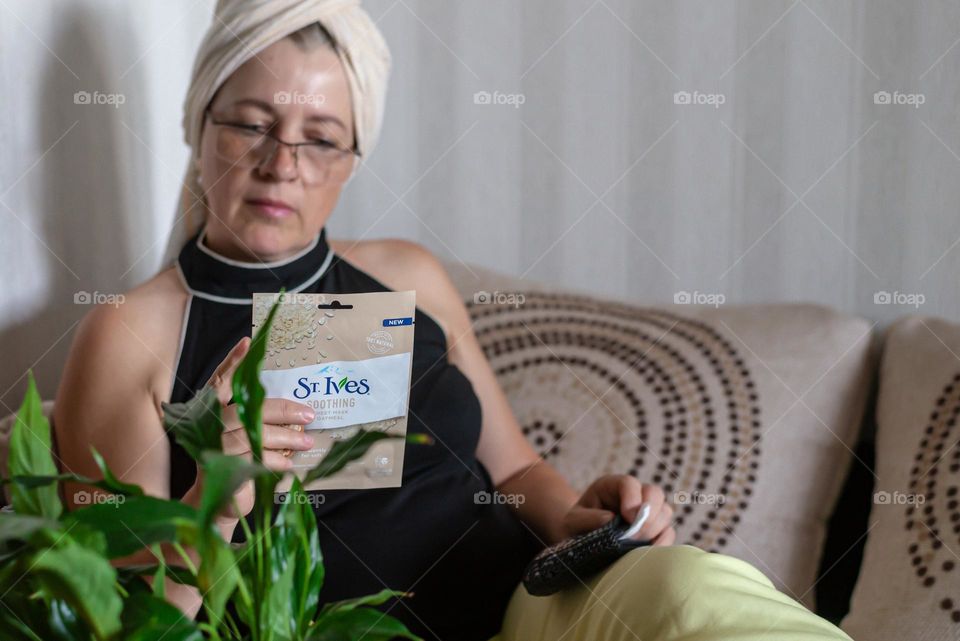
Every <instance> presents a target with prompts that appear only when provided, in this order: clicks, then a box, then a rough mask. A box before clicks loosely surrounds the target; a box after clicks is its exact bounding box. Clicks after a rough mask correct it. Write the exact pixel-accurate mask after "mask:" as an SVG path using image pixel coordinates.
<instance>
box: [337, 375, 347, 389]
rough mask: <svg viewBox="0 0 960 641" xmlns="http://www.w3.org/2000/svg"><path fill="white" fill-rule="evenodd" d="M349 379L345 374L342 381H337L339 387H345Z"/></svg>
mask: <svg viewBox="0 0 960 641" xmlns="http://www.w3.org/2000/svg"><path fill="white" fill-rule="evenodd" d="M347 380H348V379H347V377H346V376H344V377H343V378H341V379H340V382H339V383H337V388H339V389H343V386H344V385H346V384H347Z"/></svg>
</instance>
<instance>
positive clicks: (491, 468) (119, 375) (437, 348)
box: [54, 0, 847, 641]
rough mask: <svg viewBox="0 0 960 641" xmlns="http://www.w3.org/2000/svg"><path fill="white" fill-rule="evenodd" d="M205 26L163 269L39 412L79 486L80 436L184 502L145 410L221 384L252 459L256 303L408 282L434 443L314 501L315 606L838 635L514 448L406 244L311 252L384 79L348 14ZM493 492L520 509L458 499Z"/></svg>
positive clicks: (604, 487)
mask: <svg viewBox="0 0 960 641" xmlns="http://www.w3.org/2000/svg"><path fill="white" fill-rule="evenodd" d="M216 13H217V19H216V20H214V22H213V24H212V26H211V28H210V31H209V32H208V34H207V37H206V38H205V40H204V42H203V44H202V46H201V49H200V52H199V54H198V57H197V62H196V65H195V67H194V72H193V81H192V84H191V88H190V91H189V94H188V97H187V102H186V108H185V114H184V127H185V132H186V140H187V142H188V144H189V145H190V146H191V149H192V151H193V154H192V163H191V166H190V170H189V172H188V175H187V179H186V180H185V183H184V185H185V191H184V194H185V197H184V199H183V202H182V204H181V212H180V216H178V223H179V225H178V228H177V230H176V231H175V233H174V234H173V236H172V240H171V247H170V249H171V258H173V261H172V262H173V264H172V266H170V267H168V268H166V269H164V270H163V271H161V272H160V273H159V274H157V275H156V276H155V277H154V278H152V279H151V280H149V281H148V282H146V283H144V284H143V285H141V286H139V287H137V288H136V289H134V290H132V291H131V292H129V293H128V294H127V295H126V300H125V303H124V304H123V305H120V306H116V307H111V306H102V307H98V308H96V309H95V310H93V311H92V312H91V313H90V314H89V315H88V316H87V317H86V318H85V319H84V321H83V324H82V326H81V328H80V330H79V331H78V333H77V336H76V338H75V340H74V344H73V347H72V349H71V353H70V357H69V360H68V363H67V366H66V369H65V372H64V376H63V380H62V383H61V387H60V390H59V392H58V397H57V402H56V410H55V412H56V413H55V420H54V424H55V426H56V430H57V439H58V443H59V447H60V450H61V452H60V453H61V456H62V459H63V461H64V463H65V465H66V467H69V468H70V469H72V470H73V471H75V472H79V473H84V474H90V475H93V474H96V473H97V469H96V467H95V465H94V463H93V461H92V459H91V457H90V455H89V448H90V446H91V445H93V446H95V447H96V448H97V449H98V450H99V451H100V452H101V453H102V454H103V455H104V457H105V458H106V460H107V462H108V463H109V464H110V466H111V467H112V468H113V470H115V471H116V472H117V473H118V474H119V476H121V478H123V479H124V480H126V481H129V482H134V483H138V484H140V485H141V486H143V487H144V489H145V490H146V491H147V493H149V494H153V495H157V496H164V497H176V498H180V499H181V500H183V501H184V502H186V503H188V504H191V505H196V504H197V501H198V496H199V490H200V488H201V487H202V482H203V479H202V478H201V477H198V475H197V470H196V466H195V464H194V463H193V461H192V460H190V458H189V457H188V456H187V455H186V454H185V452H184V451H183V450H182V448H180V447H179V446H178V445H177V444H176V443H175V442H174V441H173V440H172V438H171V437H170V436H169V435H167V434H166V433H165V432H164V429H163V427H162V423H161V413H160V403H161V402H163V401H173V402H177V401H185V400H188V399H189V398H191V397H192V396H193V395H194V394H195V393H196V392H197V391H198V390H199V389H200V388H201V387H202V386H203V385H205V384H207V383H210V384H212V385H214V386H216V388H217V389H218V391H219V393H220V399H221V402H223V403H224V405H225V407H224V417H225V419H224V421H225V434H224V449H225V451H227V452H228V453H231V454H237V455H244V456H247V457H249V456H250V452H249V444H248V443H247V442H246V439H245V437H244V435H243V430H242V428H241V426H240V422H239V420H238V418H237V415H236V411H235V409H234V408H233V406H232V405H229V404H228V402H229V400H230V390H229V381H230V376H231V374H232V372H233V370H234V369H235V367H236V365H237V364H238V362H239V361H240V359H241V358H242V357H243V355H244V354H245V352H246V350H247V348H248V345H249V338H247V337H248V336H249V334H250V329H249V326H250V320H251V309H250V297H251V295H252V293H253V292H266V291H270V292H275V291H278V290H279V289H280V288H281V287H285V288H286V289H287V290H288V291H305V292H362V291H385V290H389V289H392V290H401V289H403V290H406V289H414V290H416V291H417V305H418V309H417V312H416V319H415V327H416V332H415V346H414V353H413V358H414V364H413V381H414V382H413V385H412V388H411V393H410V420H409V425H408V429H409V430H410V431H411V432H426V433H428V434H431V435H433V436H434V437H435V439H436V445H434V446H433V447H408V448H407V454H406V457H405V461H404V470H403V485H402V487H399V488H386V489H376V490H356V491H353V490H335V491H325V492H324V493H323V498H324V500H323V501H322V502H321V501H317V503H318V504H317V505H315V506H314V510H315V512H316V515H317V518H318V522H319V523H320V524H321V527H320V528H319V531H320V537H321V547H322V549H323V552H324V559H325V563H326V565H327V572H326V577H327V578H326V580H325V585H324V588H323V593H322V594H321V598H322V599H323V600H325V601H326V600H334V599H341V598H347V597H350V596H358V595H362V594H369V593H372V592H375V591H378V590H380V589H382V588H384V587H390V588H394V589H401V590H407V591H412V592H414V596H413V597H411V598H409V599H401V600H399V601H396V602H392V603H390V604H389V605H388V606H387V607H386V608H385V609H387V610H388V611H389V612H390V613H391V614H392V615H394V616H396V617H398V618H400V619H401V620H403V621H404V622H405V623H406V624H407V625H408V627H410V628H411V629H412V630H413V631H415V632H416V633H418V634H420V635H422V636H424V637H425V638H438V639H489V638H490V637H491V636H492V635H495V634H497V633H499V638H500V639H502V640H503V641H506V640H508V639H526V640H533V639H548V638H558V637H560V636H564V635H566V636H570V637H572V638H592V639H620V638H643V639H651V638H664V639H667V638H674V637H676V638H685V639H686V638H718V639H719V638H724V639H727V638H737V636H739V635H746V634H748V633H758V634H759V635H760V637H763V638H780V637H781V636H783V638H786V636H785V635H787V634H789V638H790V639H804V638H836V639H840V638H847V637H845V635H843V634H842V633H841V632H840V631H839V630H837V629H836V628H834V627H833V626H831V625H830V624H828V623H826V622H825V621H823V620H821V619H819V618H817V617H815V616H813V615H812V614H810V613H809V612H808V611H806V610H805V609H804V608H803V607H801V606H800V605H798V604H797V603H795V602H794V601H792V600H791V599H789V598H787V597H786V596H784V595H782V594H780V593H779V592H777V591H776V590H775V589H774V588H773V586H772V585H771V584H770V582H769V580H767V579H766V578H765V577H764V576H763V575H762V574H761V573H760V572H759V571H757V570H756V569H754V568H752V567H751V566H749V565H748V564H746V563H744V562H742V561H738V560H736V559H733V558H731V557H725V556H722V555H718V554H709V553H706V552H702V551H700V550H697V549H695V548H692V547H690V546H673V545H672V544H673V543H674V539H675V536H676V534H675V532H674V530H673V528H672V526H671V521H672V509H671V507H670V506H669V505H668V504H667V503H666V502H665V500H664V494H663V492H662V491H661V490H660V488H658V487H656V486H653V485H648V484H642V483H640V482H639V481H638V480H636V479H634V478H632V477H630V476H626V475H613V476H606V477H603V478H600V479H598V480H597V481H596V482H594V483H593V484H592V485H591V486H590V487H589V488H588V489H587V490H586V491H585V492H584V493H583V494H582V495H579V496H578V495H577V494H576V493H575V492H574V490H573V489H572V488H571V487H570V486H569V484H568V483H567V482H566V481H564V480H563V478H562V477H561V476H560V475H559V474H558V473H557V472H556V471H555V470H554V469H553V468H552V467H551V466H550V465H549V464H547V463H545V462H544V461H543V460H541V459H540V458H539V456H538V455H537V454H536V453H535V451H534V450H533V449H532V448H531V447H530V445H529V444H528V443H527V442H526V440H525V439H524V437H523V436H522V434H521V431H520V429H519V426H518V425H517V422H516V419H515V418H514V417H513V415H512V414H511V411H510V407H509V405H508V403H507V400H506V398H505V396H504V394H503V392H502V391H501V390H500V388H499V387H498V385H497V382H496V379H495V377H494V374H493V372H492V370H491V368H490V366H489V364H488V363H487V362H486V360H485V358H484V355H483V353H482V350H481V349H480V347H479V345H478V343H477V340H476V338H475V336H474V335H473V333H472V331H471V326H470V320H469V317H468V314H467V312H466V309H465V307H464V305H463V303H462V301H461V299H460V297H459V295H458V293H457V291H456V290H455V288H454V287H453V285H452V284H451V282H450V280H449V278H448V277H447V275H446V274H445V273H444V270H443V268H442V267H441V266H440V264H439V263H438V261H437V260H436V259H435V258H434V257H433V256H432V255H431V254H430V253H429V252H428V251H427V250H425V249H423V248H422V247H420V246H418V245H415V244H413V243H409V242H405V241H399V240H375V241H374V240H364V241H358V242H346V241H334V240H331V239H328V238H327V236H326V231H325V225H326V222H327V220H328V219H329V217H330V215H331V214H332V212H333V210H334V208H335V206H336V203H337V201H338V199H339V196H340V193H341V191H342V189H343V187H344V185H345V184H346V183H347V182H348V181H349V180H350V178H351V177H352V176H353V175H354V173H355V172H356V170H357V167H358V166H359V163H360V159H361V158H365V157H367V156H368V155H369V154H370V152H371V150H372V148H373V146H374V144H375V140H376V137H377V134H378V131H379V127H380V122H381V120H382V112H383V97H384V93H385V89H386V80H387V75H388V71H389V65H390V57H389V53H388V51H387V49H386V45H385V43H384V42H383V39H382V37H381V35H380V34H379V32H378V31H377V29H376V27H375V26H374V24H373V23H372V22H371V21H370V19H369V17H368V16H367V14H366V13H365V12H364V11H363V10H362V9H360V8H359V6H357V3H355V2H348V1H336V0H326V1H321V0H314V1H308V2H302V1H299V2H298V1H295V0H272V1H267V2H263V1H262V0H260V1H259V2H253V1H252V0H234V1H227V0H221V1H220V2H219V3H218V7H217V10H216ZM191 223H192V224H191ZM311 419H312V416H311V415H310V409H309V408H308V407H307V406H305V405H300V404H298V403H295V402H292V401H287V400H282V399H267V401H266V403H265V405H264V423H265V425H264V447H265V448H266V453H265V463H266V464H267V465H268V466H269V467H271V468H273V469H277V470H289V469H290V467H291V463H290V460H289V458H288V456H289V454H290V453H291V452H292V451H293V450H301V449H308V448H309V447H310V438H309V437H307V436H305V435H304V434H303V433H302V425H304V424H305V423H308V422H309V421H310V420H311ZM251 489H252V488H251V487H250V486H249V485H247V486H245V487H243V488H241V490H239V491H238V493H237V496H236V498H237V505H238V508H239V513H238V512H235V511H233V510H232V509H231V510H228V511H226V512H224V513H223V514H221V515H220V518H219V520H218V524H219V526H220V527H221V530H222V532H223V535H224V537H226V538H231V537H236V540H241V539H240V538H239V537H240V536H241V535H242V530H241V529H239V528H237V527H236V526H237V524H238V519H239V518H242V517H243V516H244V515H246V514H247V513H248V512H249V511H250V510H251V509H252V506H253V495H252V491H251ZM494 491H497V492H500V493H502V494H505V495H508V496H511V495H512V496H516V497H523V500H512V501H506V502H500V501H490V502H484V501H478V500H477V499H476V498H475V497H476V496H477V493H478V492H494ZM643 504H647V505H649V506H650V508H651V509H650V516H649V519H648V520H647V522H646V523H645V525H644V526H643V527H642V528H641V529H640V531H639V532H637V533H636V534H635V536H636V537H637V538H639V539H642V540H649V541H651V542H652V546H651V547H645V548H639V549H637V550H635V551H633V552H631V553H629V554H627V555H626V556H624V557H623V558H622V559H621V560H620V561H618V562H617V563H615V564H614V565H613V566H612V567H611V568H610V569H608V570H607V571H606V572H604V573H602V574H601V575H599V576H597V577H594V578H593V579H592V580H591V581H589V582H588V583H587V584H584V585H583V586H580V587H578V588H575V589H570V590H565V591H563V592H561V593H559V594H557V595H555V596H553V597H549V598H534V597H531V596H530V595H528V594H527V593H526V591H525V590H524V589H523V588H522V587H519V586H518V582H519V579H520V575H521V572H522V570H523V567H524V566H525V564H526V563H527V562H528V561H529V559H530V558H531V557H532V556H533V554H535V552H536V551H537V550H538V549H540V548H542V547H543V546H544V545H546V544H550V543H554V542H556V541H560V540H562V539H564V538H566V537H569V536H571V535H573V534H576V533H580V532H584V531H588V530H591V529H594V528H596V527H599V526H601V525H603V524H604V523H606V522H607V521H609V520H610V519H611V518H613V517H614V515H615V513H618V512H619V513H620V514H622V515H623V517H624V518H625V519H627V520H632V519H633V518H634V517H635V516H636V514H637V513H638V511H639V510H640V508H641V506H642V505H643ZM137 558H143V557H142V555H140V556H138V557H137ZM136 560H137V559H136V558H134V557H131V558H130V559H128V560H127V561H129V562H135V561H136ZM167 595H168V598H169V599H170V600H171V601H172V602H173V603H175V604H177V605H178V606H179V607H180V608H181V609H182V610H183V611H184V612H185V613H186V614H187V615H189V616H195V615H196V613H197V611H198V609H199V596H198V594H197V593H196V591H195V590H194V589H193V588H190V587H188V586H181V585H177V584H174V583H169V585H168V587H167ZM732 595H735V598H734V596H732ZM508 604H509V609H508ZM747 612H749V613H750V616H749V617H747V616H745V615H746V613H747ZM760 637H758V638H760Z"/></svg>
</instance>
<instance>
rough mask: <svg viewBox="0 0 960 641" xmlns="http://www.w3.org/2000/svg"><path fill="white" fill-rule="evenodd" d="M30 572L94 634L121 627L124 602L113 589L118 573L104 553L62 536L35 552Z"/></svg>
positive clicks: (112, 630) (46, 590) (105, 632)
mask: <svg viewBox="0 0 960 641" xmlns="http://www.w3.org/2000/svg"><path fill="white" fill-rule="evenodd" d="M30 572H31V574H32V575H33V577H34V578H35V579H36V580H37V583H38V584H39V585H40V586H41V587H42V589H43V590H44V591H45V592H46V593H47V594H48V595H49V596H50V597H53V598H57V599H62V600H63V601H65V602H66V603H67V604H69V605H70V606H71V607H72V608H73V609H74V610H76V612H77V614H78V615H79V616H80V617H81V618H82V619H83V620H84V622H85V623H86V624H87V625H88V626H89V627H90V629H91V630H92V631H93V632H94V634H96V635H97V636H99V637H106V636H110V635H112V634H114V633H116V632H117V631H118V630H119V629H120V612H121V610H122V609H123V602H122V601H121V598H120V594H119V592H118V591H117V588H116V579H117V573H116V570H115V569H114V568H113V566H112V565H110V562H109V561H108V560H107V559H105V558H104V557H103V556H101V555H99V554H97V553H96V552H95V551H93V550H91V549H89V548H86V547H84V546H82V545H80V544H79V543H77V542H76V541H74V540H73V539H72V538H70V537H69V536H68V535H64V536H63V537H62V539H61V540H60V542H59V544H58V546H57V547H55V548H48V549H45V550H41V551H39V552H38V553H37V554H36V555H35V557H34V558H33V560H32V565H31V570H30Z"/></svg>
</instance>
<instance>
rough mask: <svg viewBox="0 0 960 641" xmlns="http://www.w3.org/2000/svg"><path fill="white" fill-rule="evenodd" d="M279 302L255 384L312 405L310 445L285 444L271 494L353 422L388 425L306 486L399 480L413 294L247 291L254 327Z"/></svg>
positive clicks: (353, 429) (354, 426)
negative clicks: (281, 470)
mask: <svg viewBox="0 0 960 641" xmlns="http://www.w3.org/2000/svg"><path fill="white" fill-rule="evenodd" d="M278 299H279V300H280V304H279V306H278V308H277V313H276V316H275V317H274V320H273V324H272V325H271V328H270V334H269V336H268V337H267V345H266V351H265V354H264V361H263V368H262V369H261V371H260V382H261V384H262V385H263V387H264V391H265V395H266V398H285V399H289V400H292V401H295V402H297V403H302V404H304V405H307V406H309V407H311V408H312V409H313V411H314V414H315V418H314V420H313V421H312V422H311V423H309V424H308V425H305V426H304V427H305V428H306V431H307V433H308V434H309V435H310V436H312V437H313V439H314V447H313V448H312V449H310V450H294V452H293V454H292V456H291V457H290V458H291V460H292V461H293V465H294V467H293V470H292V473H288V474H285V475H284V478H283V480H282V481H281V482H280V483H278V485H277V488H276V491H277V492H287V491H289V489H290V485H291V483H292V481H293V474H295V475H296V476H297V477H298V478H300V480H301V481H302V480H303V479H304V477H305V475H306V473H307V472H308V471H309V470H310V469H312V468H313V467H316V465H317V464H318V463H319V462H320V461H321V460H322V459H323V457H324V456H325V455H326V454H327V452H328V451H329V450H330V448H331V447H332V446H333V444H334V443H336V442H337V441H340V440H343V439H346V438H350V437H351V436H353V435H355V434H356V433H357V432H358V431H359V430H360V429H365V430H368V431H372V430H377V431H382V432H387V433H389V434H391V435H394V436H398V437H400V438H391V439H383V440H380V441H377V442H376V443H374V444H373V445H372V446H371V447H370V449H369V450H367V452H366V453H365V454H364V455H363V456H362V457H360V458H359V459H356V460H354V461H351V462H350V463H347V465H346V466H345V467H343V468H342V469H341V470H339V471H338V472H336V473H334V474H333V475H332V476H329V477H326V478H322V479H316V480H314V481H312V482H310V483H309V484H307V485H305V486H304V489H306V490H332V489H369V488H380V487H399V486H400V484H401V479H402V475H403V454H404V449H405V444H406V443H405V440H404V438H403V437H404V436H405V435H406V432H407V414H408V403H409V395H410V377H411V373H412V367H413V334H414V312H415V309H416V293H415V292H414V291H412V290H410V291H385V292H369V293H360V294H340V293H336V294H333V293H324V294H305V293H300V292H285V293H284V294H277V293H269V294H267V293H264V294H259V293H257V294H254V295H253V324H252V327H253V332H254V333H256V331H257V329H258V328H259V326H260V325H261V324H262V323H263V322H264V321H265V320H266V317H267V314H268V313H269V312H270V309H271V307H272V306H273V304H274V303H275V302H276V301H277V300H278Z"/></svg>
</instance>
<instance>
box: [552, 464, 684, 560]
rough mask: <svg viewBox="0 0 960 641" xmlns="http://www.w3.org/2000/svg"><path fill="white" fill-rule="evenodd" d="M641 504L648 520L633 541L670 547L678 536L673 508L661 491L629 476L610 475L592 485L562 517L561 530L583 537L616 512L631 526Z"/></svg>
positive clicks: (610, 518)
mask: <svg viewBox="0 0 960 641" xmlns="http://www.w3.org/2000/svg"><path fill="white" fill-rule="evenodd" d="M644 503H646V504H648V505H649V506H650V516H648V517H647V521H646V522H645V523H644V524H643V527H641V528H640V530H638V531H637V533H636V534H634V535H633V538H634V539H637V540H639V541H651V542H652V544H653V545H671V544H672V543H673V542H674V541H675V540H676V538H677V533H676V532H675V531H674V529H673V525H672V523H673V508H672V507H671V506H670V504H668V503H666V501H665V500H664V493H663V490H662V489H661V488H660V487H659V486H657V485H650V484H649V483H641V482H640V481H638V480H637V479H635V478H634V477H632V476H630V475H628V474H609V475H607V476H601V477H600V478H598V479H597V480H596V481H594V482H593V483H591V484H590V487H588V488H587V489H586V490H585V491H584V493H583V495H582V496H581V497H580V499H579V500H578V501H577V503H576V504H575V505H574V506H573V507H571V508H570V510H569V511H568V512H567V513H566V515H565V516H564V517H563V527H562V529H563V530H564V532H565V533H566V536H575V535H577V534H583V533H584V532H589V531H590V530H594V529H596V528H598V527H601V526H603V525H605V524H606V523H608V522H609V521H611V520H612V519H613V518H614V514H615V513H616V512H619V513H620V515H621V516H622V517H623V518H624V520H625V521H627V522H628V523H632V522H633V520H634V519H635V518H636V516H637V513H638V512H639V511H640V507H641V505H643V504H644Z"/></svg>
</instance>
